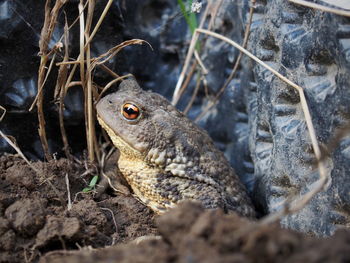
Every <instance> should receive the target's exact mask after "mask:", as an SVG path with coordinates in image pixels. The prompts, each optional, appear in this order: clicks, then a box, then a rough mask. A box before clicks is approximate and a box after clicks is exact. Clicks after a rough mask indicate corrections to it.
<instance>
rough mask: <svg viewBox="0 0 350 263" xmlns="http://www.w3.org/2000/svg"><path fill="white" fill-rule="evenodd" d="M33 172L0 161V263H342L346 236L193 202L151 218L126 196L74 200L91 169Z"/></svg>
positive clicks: (349, 250)
mask: <svg viewBox="0 0 350 263" xmlns="http://www.w3.org/2000/svg"><path fill="white" fill-rule="evenodd" d="M33 167H34V168H35V169H36V170H37V171H36V172H35V171H33V169H32V168H30V167H29V166H28V165H26V164H25V163H24V162H23V161H22V160H20V159H19V158H17V157H14V156H2V157H0V180H1V184H0V262H38V261H40V262H50V263H53V262H69V263H71V262H87V263H89V262H92V263H97V262H286V263H288V262H350V231H349V230H340V231H338V232H336V234H335V235H334V236H333V237H330V238H323V239H321V238H319V239H318V238H312V237H308V236H305V235H302V234H300V233H296V232H293V231H289V230H284V229H281V228H280V227H279V226H278V225H271V226H265V227H258V226H257V224H256V223H255V222H252V221H248V220H246V219H243V218H240V217H238V216H237V215H235V214H231V215H226V214H224V213H223V212H222V211H220V210H204V209H203V208H202V207H200V206H199V205H198V204H193V203H183V204H182V205H180V206H179V207H178V208H176V209H173V210H172V211H170V212H168V213H167V214H165V215H163V216H161V217H158V216H156V215H154V214H153V213H152V212H151V211H150V210H149V209H148V208H146V207H144V206H143V205H142V204H141V203H139V202H138V201H137V200H136V199H134V198H133V197H132V196H127V195H122V194H117V196H115V195H113V194H107V193H103V194H100V195H96V194H94V193H81V190H82V189H83V188H84V187H86V186H87V182H88V181H89V180H90V179H91V177H92V175H93V174H94V171H95V169H94V168H93V167H89V166H87V165H77V164H74V163H71V162H69V161H68V160H65V159H62V160H58V161H56V160H54V161H51V162H49V163H42V162H37V163H34V164H33ZM66 177H68V181H69V189H70V196H71V199H72V203H73V204H72V208H71V209H68V193H67V181H66ZM156 235H158V236H156ZM144 236H146V237H144ZM138 237H142V238H138ZM135 239H136V240H137V241H138V242H136V241H132V240H135ZM130 241H131V242H130ZM111 245H112V246H111Z"/></svg>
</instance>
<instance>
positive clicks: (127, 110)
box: [124, 106, 138, 115]
mask: <svg viewBox="0 0 350 263" xmlns="http://www.w3.org/2000/svg"><path fill="white" fill-rule="evenodd" d="M124 111H125V112H126V113H127V114H128V115H133V114H136V115H137V114H138V112H137V111H135V110H134V109H133V108H132V107H130V106H127V107H125V108H124Z"/></svg>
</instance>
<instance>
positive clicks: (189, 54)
mask: <svg viewBox="0 0 350 263" xmlns="http://www.w3.org/2000/svg"><path fill="white" fill-rule="evenodd" d="M211 8H212V2H211V1H208V4H207V7H206V8H205V11H204V13H203V17H202V20H201V22H200V24H199V28H203V26H204V22H205V20H206V18H207V15H208V12H209V10H210V9H211ZM197 40H198V35H197V34H193V35H192V39H191V43H190V47H189V49H188V52H187V55H186V59H185V63H184V67H183V68H182V71H181V73H180V76H179V79H178V80H177V83H176V87H175V90H174V94H173V98H172V101H171V103H172V104H173V105H176V104H177V103H178V101H179V99H180V97H181V95H182V94H183V92H184V91H185V89H186V87H187V85H188V83H189V82H190V80H191V77H192V75H193V72H194V70H195V68H196V66H197V62H194V64H193V65H192V68H191V70H190V74H189V75H188V76H187V79H186V81H185V83H186V84H187V85H184V86H182V83H183V82H184V80H185V75H186V72H187V69H188V67H189V64H190V62H191V58H192V55H193V52H194V49H195V46H196V43H197ZM192 69H193V70H192Z"/></svg>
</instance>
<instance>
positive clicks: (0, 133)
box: [0, 130, 37, 171]
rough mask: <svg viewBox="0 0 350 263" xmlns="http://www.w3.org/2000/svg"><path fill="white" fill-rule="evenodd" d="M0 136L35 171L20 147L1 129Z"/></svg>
mask: <svg viewBox="0 0 350 263" xmlns="http://www.w3.org/2000/svg"><path fill="white" fill-rule="evenodd" d="M0 136H1V137H2V138H4V140H5V141H6V142H7V143H8V144H9V145H10V146H11V147H12V148H13V149H14V150H15V151H16V152H17V153H18V155H19V156H21V158H22V159H23V160H24V161H25V162H26V163H27V164H28V165H29V167H30V168H32V169H33V171H37V170H36V169H35V168H34V166H33V165H32V164H31V162H29V160H28V159H27V157H25V155H24V154H23V152H22V151H21V149H20V148H19V147H18V146H17V145H16V143H14V142H13V141H12V140H11V139H10V138H9V137H8V136H7V135H5V134H4V133H3V132H2V131H1V130H0Z"/></svg>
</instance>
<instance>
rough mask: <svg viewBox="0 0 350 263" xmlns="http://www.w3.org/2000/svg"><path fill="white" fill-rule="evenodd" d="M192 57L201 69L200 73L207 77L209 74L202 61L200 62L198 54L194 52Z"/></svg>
mask: <svg viewBox="0 0 350 263" xmlns="http://www.w3.org/2000/svg"><path fill="white" fill-rule="evenodd" d="M194 57H195V58H196V60H197V63H198V65H199V66H200V67H201V68H202V73H203V74H204V75H207V74H208V73H209V71H208V70H207V68H206V67H205V65H204V63H203V61H202V60H201V58H200V57H199V55H198V52H197V51H196V50H195V51H194Z"/></svg>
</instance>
